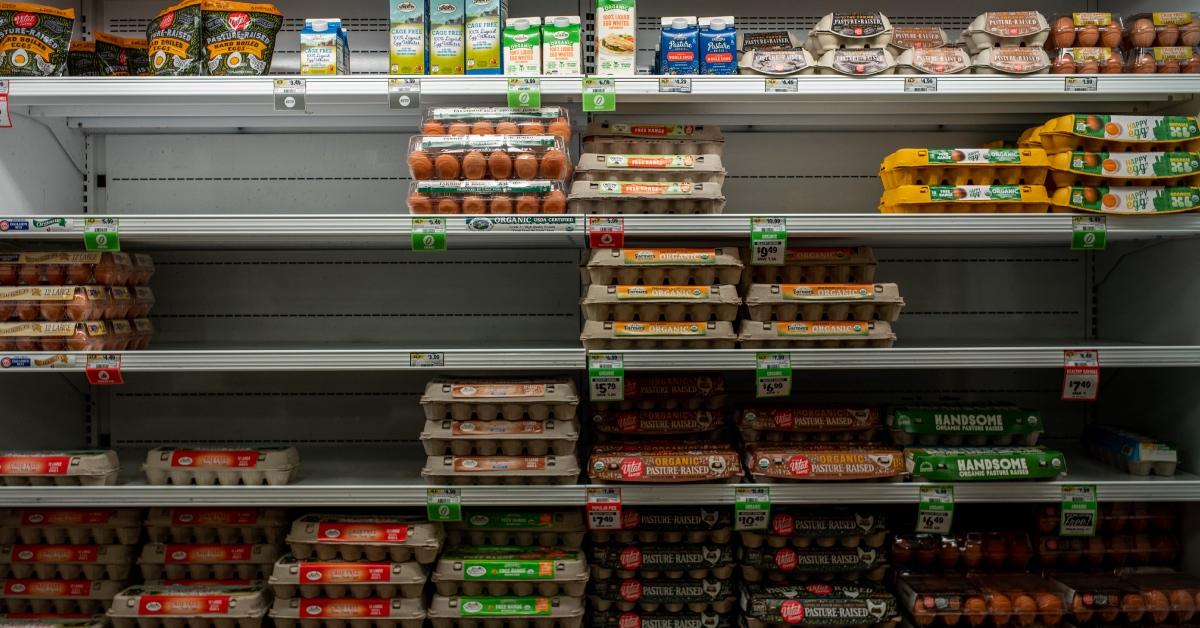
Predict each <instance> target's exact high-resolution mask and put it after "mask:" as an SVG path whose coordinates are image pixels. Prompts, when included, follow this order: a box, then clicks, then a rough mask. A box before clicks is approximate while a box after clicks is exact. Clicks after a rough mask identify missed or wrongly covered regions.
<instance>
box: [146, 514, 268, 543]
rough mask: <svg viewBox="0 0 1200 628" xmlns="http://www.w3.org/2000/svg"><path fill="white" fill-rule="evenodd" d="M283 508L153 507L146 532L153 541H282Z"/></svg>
mask: <svg viewBox="0 0 1200 628" xmlns="http://www.w3.org/2000/svg"><path fill="white" fill-rule="evenodd" d="M287 525H288V520H287V519H286V517H285V511H284V510H283V509H282V508H151V509H150V512H149V513H148V514H147V515H146V535H147V536H148V537H149V538H150V541H151V542H153V543H266V544H269V545H276V544H279V543H281V542H283V536H284V530H285V529H286V527H287Z"/></svg>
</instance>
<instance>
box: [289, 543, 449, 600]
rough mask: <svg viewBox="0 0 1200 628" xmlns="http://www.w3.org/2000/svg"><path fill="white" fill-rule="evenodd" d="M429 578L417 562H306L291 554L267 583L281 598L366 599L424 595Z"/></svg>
mask: <svg viewBox="0 0 1200 628" xmlns="http://www.w3.org/2000/svg"><path fill="white" fill-rule="evenodd" d="M427 579H428V576H427V575H426V573H425V568H424V567H422V566H421V565H420V564H419V563H416V562H414V561H409V562H403V563H394V562H386V561H384V562H365V561H348V560H340V559H333V560H327V561H319V560H318V561H305V560H300V559H298V558H296V557H295V556H292V555H290V554H289V555H287V556H284V557H282V558H280V559H279V561H278V562H276V563H275V566H274V567H273V568H272V571H271V577H270V579H269V580H268V581H267V584H269V585H270V586H271V589H272V591H274V593H275V597H276V599H280V600H292V599H295V598H297V597H299V598H303V599H304V600H309V599H313V598H332V599H342V598H353V599H358V600H363V599H368V598H381V599H391V598H420V597H421V592H422V591H423V590H424V587H425V581H426V580H427Z"/></svg>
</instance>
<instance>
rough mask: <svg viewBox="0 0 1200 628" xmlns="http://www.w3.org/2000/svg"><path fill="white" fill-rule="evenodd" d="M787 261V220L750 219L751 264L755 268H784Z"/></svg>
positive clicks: (781, 217)
mask: <svg viewBox="0 0 1200 628" xmlns="http://www.w3.org/2000/svg"><path fill="white" fill-rule="evenodd" d="M786 260H787V218H785V217H783V216H754V217H752V218H750V263H751V264H753V265H755V266H783V264H784V262H785V261H786Z"/></svg>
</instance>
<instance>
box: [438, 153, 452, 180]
mask: <svg viewBox="0 0 1200 628" xmlns="http://www.w3.org/2000/svg"><path fill="white" fill-rule="evenodd" d="M433 171H434V172H436V173H437V178H439V179H457V178H458V157H455V156H454V155H451V154H450V153H442V154H441V155H438V156H437V159H435V160H433Z"/></svg>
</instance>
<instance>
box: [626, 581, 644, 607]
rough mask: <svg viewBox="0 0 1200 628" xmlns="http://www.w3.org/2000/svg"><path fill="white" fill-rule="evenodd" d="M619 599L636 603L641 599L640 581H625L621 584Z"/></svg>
mask: <svg viewBox="0 0 1200 628" xmlns="http://www.w3.org/2000/svg"><path fill="white" fill-rule="evenodd" d="M621 599H622V600H625V601H626V602H636V601H638V600H640V599H642V582H641V580H633V579H630V580H626V581H624V582H622V583H621Z"/></svg>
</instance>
